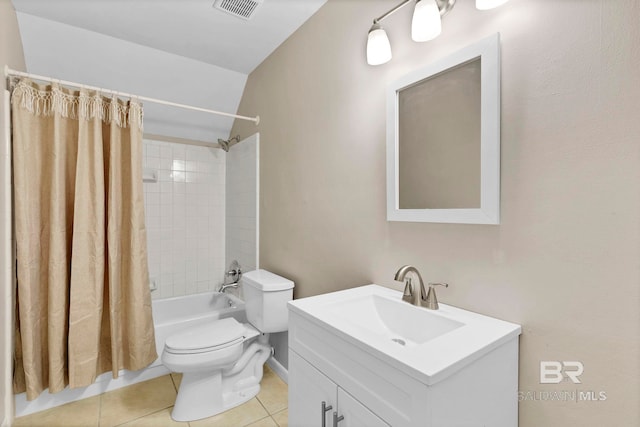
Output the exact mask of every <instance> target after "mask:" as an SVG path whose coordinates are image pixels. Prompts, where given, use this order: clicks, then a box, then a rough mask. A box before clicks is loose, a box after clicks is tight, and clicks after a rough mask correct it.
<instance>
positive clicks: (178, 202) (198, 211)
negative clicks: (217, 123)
mask: <svg viewBox="0 0 640 427" xmlns="http://www.w3.org/2000/svg"><path fill="white" fill-rule="evenodd" d="M225 155H226V153H225V152H224V151H222V150H221V149H218V148H209V147H199V146H193V145H184V144H177V143H169V142H160V141H151V140H145V141H144V162H143V165H144V168H145V171H147V172H153V171H155V173H156V176H157V181H156V182H145V183H144V196H145V215H146V227H147V246H148V256H149V276H150V278H151V280H152V281H155V284H156V286H157V289H156V290H154V291H152V292H151V295H152V297H153V298H154V299H156V298H169V297H173V296H180V295H189V294H194V293H198V292H206V291H209V290H215V289H217V287H218V286H219V285H220V283H222V280H223V275H224V271H225ZM145 181H148V180H145Z"/></svg>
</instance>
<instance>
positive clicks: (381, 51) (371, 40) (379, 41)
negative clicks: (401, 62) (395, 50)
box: [367, 24, 392, 65]
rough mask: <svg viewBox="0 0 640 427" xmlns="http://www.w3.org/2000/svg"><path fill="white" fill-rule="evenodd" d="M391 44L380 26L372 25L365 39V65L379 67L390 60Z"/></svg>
mask: <svg viewBox="0 0 640 427" xmlns="http://www.w3.org/2000/svg"><path fill="white" fill-rule="evenodd" d="M391 56H392V55H391V43H389V37H387V32H386V31H385V30H384V29H383V28H382V27H381V26H380V24H373V26H372V27H371V29H370V30H369V37H368V38H367V63H368V64H369V65H380V64H384V63H385V62H389V60H391Z"/></svg>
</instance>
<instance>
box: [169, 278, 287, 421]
mask: <svg viewBox="0 0 640 427" xmlns="http://www.w3.org/2000/svg"><path fill="white" fill-rule="evenodd" d="M240 285H241V286H242V287H243V290H244V295H245V300H246V301H245V302H246V315H247V319H248V322H247V323H240V322H238V321H237V320H236V319H234V318H225V319H217V320H212V321H210V322H208V323H205V324H201V325H199V326H196V327H191V328H187V329H184V330H182V331H180V332H177V333H175V334H173V335H171V336H169V337H168V338H167V340H166V341H165V346H164V351H163V352H162V363H163V364H164V365H165V366H166V367H167V368H168V369H170V370H171V371H173V372H181V373H182V374H183V376H182V381H181V383H180V388H179V390H178V396H177V398H176V403H175V405H174V408H173V411H172V413H171V417H172V418H173V419H174V420H176V421H194V420H197V419H201V418H207V417H211V416H213V415H216V414H219V413H220V412H224V411H226V410H228V409H231V408H233V407H235V406H238V405H240V404H242V403H244V402H246V401H248V400H250V399H251V398H253V397H254V396H255V395H256V394H258V392H259V391H260V381H261V380H262V374H263V371H262V367H263V365H264V363H265V362H266V361H267V359H268V358H269V357H271V355H272V353H273V349H272V347H271V346H270V345H269V333H271V332H281V331H285V330H287V327H288V313H287V302H288V301H290V300H291V299H292V297H293V282H292V281H290V280H288V279H285V278H283V277H280V276H278V275H275V274H273V273H270V272H268V271H266V270H255V271H251V272H248V273H245V274H243V276H242V278H241V279H240Z"/></svg>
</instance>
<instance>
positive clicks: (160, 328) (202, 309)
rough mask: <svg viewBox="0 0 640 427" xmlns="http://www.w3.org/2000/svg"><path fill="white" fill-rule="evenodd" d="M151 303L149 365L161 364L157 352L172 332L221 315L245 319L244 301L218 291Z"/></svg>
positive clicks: (219, 317) (240, 320)
mask: <svg viewBox="0 0 640 427" xmlns="http://www.w3.org/2000/svg"><path fill="white" fill-rule="evenodd" d="M152 304H153V305H152V307H153V308H152V311H153V324H154V327H155V333H156V350H157V352H158V359H157V360H156V361H155V362H153V364H151V366H158V365H162V362H161V361H160V356H161V355H162V349H163V348H164V342H165V341H166V339H167V337H168V336H169V335H171V334H173V333H174V332H178V331H180V330H181V329H184V328H189V327H193V326H196V325H199V324H201V323H206V322H209V321H211V320H215V319H224V318H225V317H233V318H235V319H236V320H237V321H238V322H241V323H244V322H246V321H247V318H246V312H245V308H244V302H243V301H242V300H240V299H239V298H237V297H235V296H234V295H230V294H221V293H220V292H205V293H202V294H194V295H187V296H183V297H173V298H166V299H159V300H154V301H153V303H152Z"/></svg>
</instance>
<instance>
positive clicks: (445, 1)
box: [436, 0, 456, 17]
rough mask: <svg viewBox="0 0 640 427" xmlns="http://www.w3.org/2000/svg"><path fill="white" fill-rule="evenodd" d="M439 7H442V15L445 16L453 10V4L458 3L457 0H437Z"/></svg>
mask: <svg viewBox="0 0 640 427" xmlns="http://www.w3.org/2000/svg"><path fill="white" fill-rule="evenodd" d="M436 4H437V5H438V9H440V17H444V16H445V15H446V14H447V13H449V12H451V9H453V6H455V4H456V0H436Z"/></svg>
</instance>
